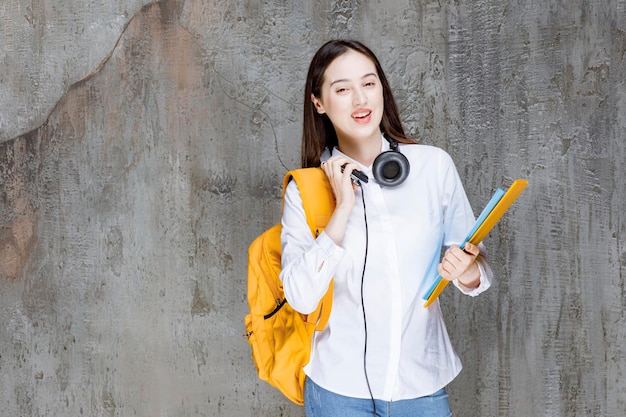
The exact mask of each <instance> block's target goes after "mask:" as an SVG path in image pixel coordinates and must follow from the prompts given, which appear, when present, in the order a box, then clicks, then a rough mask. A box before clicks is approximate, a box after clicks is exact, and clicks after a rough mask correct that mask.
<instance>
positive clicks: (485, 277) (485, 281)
mask: <svg viewBox="0 0 626 417" xmlns="http://www.w3.org/2000/svg"><path fill="white" fill-rule="evenodd" d="M476 265H478V269H479V271H480V284H478V287H476V288H468V287H466V286H465V285H463V284H461V283H460V282H459V280H458V279H455V280H454V281H453V282H454V285H455V286H456V287H457V288H458V289H459V290H461V292H462V293H463V294H465V295H469V296H470V297H476V296H477V295H478V294H480V293H482V292H484V291H485V290H486V289H487V288H489V287H490V286H491V280H490V279H489V274H488V273H487V271H486V270H485V267H484V266H483V265H482V263H481V262H476ZM489 272H490V271H489Z"/></svg>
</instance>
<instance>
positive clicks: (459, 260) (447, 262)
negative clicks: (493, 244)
mask: <svg viewBox="0 0 626 417" xmlns="http://www.w3.org/2000/svg"><path fill="white" fill-rule="evenodd" d="M479 254H480V249H479V248H478V246H476V245H473V244H471V243H466V244H465V246H464V247H463V249H460V248H459V247H458V246H457V245H453V246H451V247H450V248H449V249H448V250H446V252H445V254H444V256H443V259H442V260H441V263H440V264H439V267H438V272H439V274H440V275H441V276H442V277H444V278H445V279H447V280H449V281H452V280H453V279H456V278H458V277H460V276H461V275H463V274H464V273H465V272H466V271H467V270H468V269H469V268H470V266H471V265H472V264H473V263H474V261H475V260H476V256H478V255H479Z"/></svg>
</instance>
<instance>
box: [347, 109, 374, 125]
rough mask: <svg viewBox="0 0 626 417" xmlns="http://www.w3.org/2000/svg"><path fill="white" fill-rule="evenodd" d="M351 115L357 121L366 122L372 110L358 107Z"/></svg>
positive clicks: (369, 118) (370, 116)
mask: <svg viewBox="0 0 626 417" xmlns="http://www.w3.org/2000/svg"><path fill="white" fill-rule="evenodd" d="M351 116H352V118H353V119H354V120H355V121H356V122H357V123H368V122H369V121H370V120H371V118H372V111H371V110H365V109H359V110H357V111H355V112H353V113H352V115H351Z"/></svg>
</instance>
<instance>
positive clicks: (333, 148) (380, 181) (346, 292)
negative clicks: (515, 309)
mask: <svg viewBox="0 0 626 417" xmlns="http://www.w3.org/2000/svg"><path fill="white" fill-rule="evenodd" d="M304 98H305V100H304V129H303V138H302V166H303V167H317V166H321V168H322V169H323V170H324V172H325V173H326V176H327V177H328V179H329V181H330V184H331V186H332V189H333V192H334V194H335V198H336V209H335V211H334V213H333V215H332V217H331V219H330V221H329V223H328V225H327V227H326V229H325V230H324V231H323V232H322V233H321V234H320V235H319V236H318V237H317V238H313V236H312V235H311V233H310V231H309V228H308V226H307V223H306V218H305V215H304V210H303V207H302V200H301V197H300V194H299V191H298V188H297V186H296V184H295V183H294V182H291V183H290V184H289V185H288V187H287V191H286V195H285V203H284V210H283V218H282V224H283V229H282V230H283V231H282V246H283V253H282V260H283V269H282V273H281V279H282V282H283V287H284V291H285V296H286V298H287V301H288V302H289V303H290V304H291V306H292V307H293V308H294V309H296V310H297V311H300V312H301V313H309V312H311V311H313V310H314V309H315V307H316V306H317V304H318V302H319V300H320V299H321V298H322V296H323V295H324V293H325V292H326V290H327V289H328V285H329V283H330V281H331V279H334V293H333V306H332V313H331V316H330V319H329V322H328V325H327V326H326V329H325V330H324V331H322V332H318V333H316V334H315V335H314V338H313V345H312V352H311V358H310V362H309V363H308V365H307V366H306V367H305V373H306V375H307V381H306V384H305V410H306V414H307V416H309V417H312V416H315V417H332V416H341V417H350V416H372V415H375V414H377V415H380V416H388V415H392V416H394V417H396V416H400V417H402V416H429V417H437V416H450V415H451V412H450V407H449V404H448V397H447V394H446V391H445V386H446V385H447V384H448V383H449V382H450V381H452V380H453V379H454V378H455V376H456V375H457V374H458V373H459V372H460V370H461V363H460V361H459V358H458V356H457V355H456V353H455V351H454V349H453V347H452V346H451V343H450V340H449V338H448V334H447V332H446V328H445V325H444V322H443V318H442V315H441V310H440V307H439V303H438V302H435V303H433V304H432V305H430V306H429V307H428V308H424V307H423V304H424V300H423V299H422V297H423V295H424V293H425V292H426V291H427V290H428V288H429V287H430V285H431V284H432V282H433V281H434V279H435V278H436V276H437V275H438V274H441V275H442V276H443V277H444V278H446V279H448V280H451V281H453V282H454V284H455V285H456V287H457V288H458V289H460V290H461V291H462V292H463V293H465V294H469V295H472V296H474V295H478V294H479V293H481V292H482V291H484V290H485V289H487V288H488V287H489V285H490V282H491V275H492V274H491V270H490V268H489V266H488V265H487V263H486V261H485V259H484V257H483V256H482V255H481V254H480V249H479V247H477V246H475V245H471V244H467V245H466V246H465V248H464V250H461V249H459V247H458V246H456V244H458V243H459V242H461V241H462V240H463V239H464V238H465V235H466V233H467V232H468V231H469V230H470V229H471V227H472V225H473V223H474V220H475V217H474V215H473V212H472V209H471V207H470V205H469V202H468V200H467V197H466V195H465V191H464V190H463V186H462V184H461V181H460V178H459V176H458V174H457V171H456V168H455V166H454V163H453V162H452V160H451V158H450V157H449V155H448V154H447V153H445V152H444V151H443V150H441V149H438V148H435V147H432V146H426V145H421V144H416V143H415V142H413V141H412V140H410V139H409V138H408V137H407V136H406V135H405V133H404V129H403V127H402V124H401V122H400V118H399V115H398V110H397V106H396V104H395V101H394V98H393V95H392V93H391V89H390V87H389V84H388V82H387V79H386V77H385V74H384V73H383V70H382V68H381V65H380V63H379V61H378V59H377V58H376V57H375V55H374V54H373V53H372V52H371V51H370V50H369V49H368V48H367V47H366V46H365V45H363V44H362V43H360V42H357V41H349V40H334V41H330V42H328V43H326V44H324V45H323V46H322V47H321V48H320V49H319V50H318V51H317V53H316V54H315V56H314V57H313V60H312V62H311V65H310V68H309V72H308V76H307V80H306V87H305V97H304ZM398 143H399V146H397V148H396V145H398ZM394 149H395V150H394ZM379 155H380V158H379ZM383 157H391V160H390V161H391V162H386V161H383V162H381V161H380V159H384V158H383ZM377 158H379V159H377ZM404 158H405V159H404ZM381 164H383V165H382V168H381ZM353 170H358V171H361V172H362V173H364V174H365V175H366V176H367V182H366V181H365V179H362V180H358V179H356V180H355V179H353V178H354V176H353V175H351V174H352V172H353ZM442 247H447V248H448V249H447V250H446V251H445V255H444V256H443V259H441V261H440V258H441V249H442ZM481 248H482V247H481Z"/></svg>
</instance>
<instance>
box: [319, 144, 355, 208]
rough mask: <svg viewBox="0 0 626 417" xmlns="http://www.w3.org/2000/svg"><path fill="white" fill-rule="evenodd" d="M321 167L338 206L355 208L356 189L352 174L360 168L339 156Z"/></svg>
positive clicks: (330, 159) (325, 162)
mask: <svg viewBox="0 0 626 417" xmlns="http://www.w3.org/2000/svg"><path fill="white" fill-rule="evenodd" d="M320 167H321V168H322V170H323V171H324V173H325V174H326V177H328V181H329V182H330V186H331V188H332V189H333V193H334V194H335V199H336V203H337V206H338V207H339V206H342V205H344V204H345V205H346V206H349V207H352V206H354V194H355V191H354V190H355V187H354V185H353V183H352V179H351V178H350V173H352V170H354V169H357V168H358V166H357V165H356V164H355V163H353V162H350V161H348V159H346V158H345V157H344V156H340V155H337V156H333V157H332V158H329V159H328V160H326V161H324V162H323V163H322V164H321V165H320Z"/></svg>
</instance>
